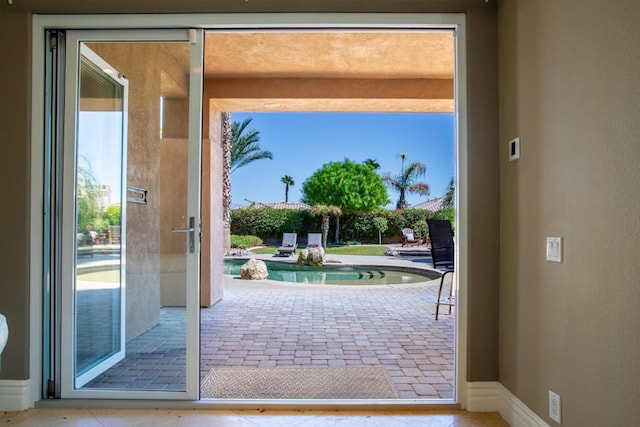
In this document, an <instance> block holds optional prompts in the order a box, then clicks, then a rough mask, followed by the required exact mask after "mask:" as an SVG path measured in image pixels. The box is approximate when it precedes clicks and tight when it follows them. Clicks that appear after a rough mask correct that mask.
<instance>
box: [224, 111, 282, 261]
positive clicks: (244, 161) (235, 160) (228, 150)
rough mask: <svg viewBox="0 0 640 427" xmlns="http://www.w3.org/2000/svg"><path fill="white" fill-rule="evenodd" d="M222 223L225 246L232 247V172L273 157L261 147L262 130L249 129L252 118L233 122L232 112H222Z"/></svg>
mask: <svg viewBox="0 0 640 427" xmlns="http://www.w3.org/2000/svg"><path fill="white" fill-rule="evenodd" d="M221 120H222V223H223V226H224V229H225V232H224V237H223V239H224V246H225V248H229V247H231V232H230V228H231V173H232V172H233V171H235V170H236V169H238V168H240V167H242V166H246V165H248V164H249V163H251V162H254V161H256V160H260V159H273V154H272V153H271V152H270V151H266V150H263V149H262V148H260V142H259V141H260V132H259V131H257V130H254V129H251V130H248V131H247V132H246V133H245V131H246V130H247V126H249V124H250V123H251V120H252V119H251V118H248V119H246V120H245V121H243V122H242V123H240V122H233V123H231V113H222V118H221Z"/></svg>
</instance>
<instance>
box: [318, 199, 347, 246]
mask: <svg viewBox="0 0 640 427" xmlns="http://www.w3.org/2000/svg"><path fill="white" fill-rule="evenodd" d="M311 215H313V216H321V217H322V224H321V225H320V229H321V230H322V246H323V247H325V248H326V247H327V234H329V216H330V215H335V216H336V218H339V217H340V215H342V210H341V209H340V208H339V207H338V206H333V205H323V204H316V205H313V206H312V207H311Z"/></svg>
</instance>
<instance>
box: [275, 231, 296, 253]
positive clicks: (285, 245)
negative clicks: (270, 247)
mask: <svg viewBox="0 0 640 427" xmlns="http://www.w3.org/2000/svg"><path fill="white" fill-rule="evenodd" d="M297 240H298V234H297V233H283V234H282V244H281V245H280V247H279V248H278V254H280V255H286V256H291V254H295V253H296V246H297V244H298V243H297Z"/></svg>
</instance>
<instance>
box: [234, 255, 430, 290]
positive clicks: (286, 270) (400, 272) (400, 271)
mask: <svg viewBox="0 0 640 427" xmlns="http://www.w3.org/2000/svg"><path fill="white" fill-rule="evenodd" d="M247 261H248V259H244V258H227V259H225V260H224V274H227V275H232V276H239V275H240V267H241V266H242V265H243V264H244V263H245V262H247ZM263 261H264V262H265V263H266V264H267V270H268V271H269V276H268V277H267V279H269V280H276V281H280V282H291V283H311V284H322V285H398V284H408V283H419V282H426V281H429V280H434V279H438V278H440V273H438V272H437V271H431V270H422V269H412V268H402V267H389V266H384V267H381V266H372V265H368V266H367V265H360V266H341V265H330V264H329V265H327V264H325V265H323V266H321V267H309V266H304V265H297V264H293V263H287V262H278V261H269V260H263Z"/></svg>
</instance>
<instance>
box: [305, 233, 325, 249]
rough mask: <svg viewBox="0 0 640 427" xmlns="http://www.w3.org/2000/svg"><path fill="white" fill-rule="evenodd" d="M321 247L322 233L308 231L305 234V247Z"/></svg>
mask: <svg viewBox="0 0 640 427" xmlns="http://www.w3.org/2000/svg"><path fill="white" fill-rule="evenodd" d="M321 247H322V233H309V234H308V236H307V249H311V248H321Z"/></svg>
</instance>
